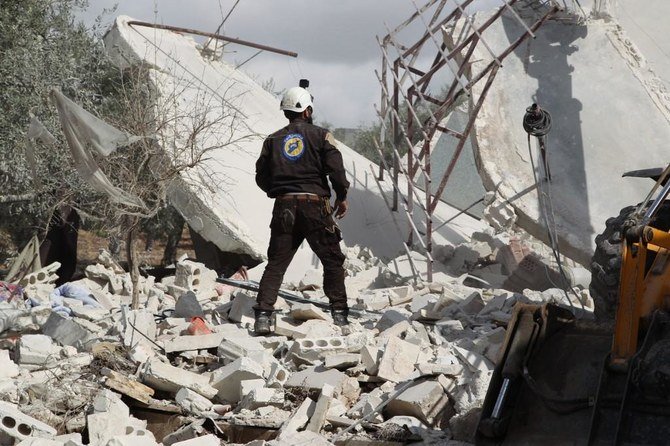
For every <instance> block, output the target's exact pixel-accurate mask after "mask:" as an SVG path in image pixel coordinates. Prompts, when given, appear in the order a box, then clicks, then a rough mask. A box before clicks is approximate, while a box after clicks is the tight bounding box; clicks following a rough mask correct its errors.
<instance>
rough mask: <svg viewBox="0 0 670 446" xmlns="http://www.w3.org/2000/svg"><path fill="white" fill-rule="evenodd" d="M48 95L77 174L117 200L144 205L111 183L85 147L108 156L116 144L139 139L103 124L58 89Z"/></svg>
mask: <svg viewBox="0 0 670 446" xmlns="http://www.w3.org/2000/svg"><path fill="white" fill-rule="evenodd" d="M51 93H52V97H53V98H54V102H55V103H56V108H57V109H58V117H59V118H60V122H61V126H62V127H63V133H64V134H65V139H66V140H67V143H68V146H69V147H70V152H71V153H72V157H73V158H74V162H75V167H76V168H77V172H79V175H81V177H82V178H83V179H84V180H85V181H86V182H87V183H88V184H90V185H91V187H93V188H94V189H95V190H97V191H98V192H100V193H104V194H107V195H108V196H109V198H110V199H111V200H112V201H114V202H116V203H119V204H123V205H125V206H129V207H138V208H142V209H146V206H145V204H144V202H143V201H142V200H141V199H140V198H139V197H136V196H135V195H133V194H130V193H128V192H126V191H124V190H123V189H121V188H118V187H116V186H114V185H113V184H112V183H111V182H110V181H109V178H107V175H105V174H104V172H103V171H102V170H100V167H99V166H98V163H96V161H95V158H93V154H92V153H91V152H90V150H89V149H88V147H92V148H93V149H95V150H96V151H97V152H98V153H100V154H101V155H103V156H108V155H109V154H110V153H112V152H114V151H115V150H116V149H117V148H119V147H123V146H127V145H129V144H132V143H133V142H135V141H138V140H140V139H142V138H141V137H139V136H132V135H129V134H127V133H126V132H122V131H121V130H119V129H117V128H115V127H113V126H111V125H109V124H107V123H106V122H105V121H103V120H101V119H99V118H96V117H95V116H93V115H92V114H90V113H89V112H87V111H86V110H84V109H83V108H81V107H80V106H79V105H77V104H75V103H74V102H73V101H71V100H70V99H68V98H67V97H65V96H64V95H63V93H61V92H60V91H58V90H55V89H54V90H52V91H51Z"/></svg>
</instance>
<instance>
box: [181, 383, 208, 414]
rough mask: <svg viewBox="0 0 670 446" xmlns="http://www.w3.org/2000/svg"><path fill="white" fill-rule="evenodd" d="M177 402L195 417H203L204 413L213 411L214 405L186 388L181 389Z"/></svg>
mask: <svg viewBox="0 0 670 446" xmlns="http://www.w3.org/2000/svg"><path fill="white" fill-rule="evenodd" d="M175 401H176V402H177V404H179V405H180V406H181V407H183V408H184V410H186V411H187V412H190V413H193V414H195V415H202V413H203V412H207V411H209V410H211V409H212V405H213V403H212V402H211V401H210V400H208V399H207V398H205V397H204V396H202V395H200V394H198V393H196V392H194V391H192V390H191V389H187V388H186V387H182V388H181V389H179V392H177V395H176V396H175Z"/></svg>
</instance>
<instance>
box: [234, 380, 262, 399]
mask: <svg viewBox="0 0 670 446" xmlns="http://www.w3.org/2000/svg"><path fill="white" fill-rule="evenodd" d="M263 387H265V380H264V379H247V380H245V381H242V382H240V396H241V397H242V398H244V397H245V396H247V395H249V393H250V392H251V391H252V390H255V389H262V388H263Z"/></svg>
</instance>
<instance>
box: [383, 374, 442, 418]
mask: <svg viewBox="0 0 670 446" xmlns="http://www.w3.org/2000/svg"><path fill="white" fill-rule="evenodd" d="M448 402H449V398H448V396H447V394H446V393H445V392H444V389H443V388H442V386H441V385H440V384H439V383H438V382H436V381H424V382H421V383H418V384H415V385H413V386H411V387H410V388H408V389H407V390H405V391H404V392H403V393H401V394H400V395H398V397H396V398H395V399H393V400H392V401H391V402H389V404H388V405H387V406H386V411H387V413H388V414H389V415H392V416H394V415H410V416H413V417H417V418H418V419H420V420H421V421H423V422H425V423H426V424H428V425H431V426H432V425H433V423H434V421H435V417H436V416H437V415H438V414H439V413H440V412H441V411H442V409H444V407H445V406H446V405H447V403H448Z"/></svg>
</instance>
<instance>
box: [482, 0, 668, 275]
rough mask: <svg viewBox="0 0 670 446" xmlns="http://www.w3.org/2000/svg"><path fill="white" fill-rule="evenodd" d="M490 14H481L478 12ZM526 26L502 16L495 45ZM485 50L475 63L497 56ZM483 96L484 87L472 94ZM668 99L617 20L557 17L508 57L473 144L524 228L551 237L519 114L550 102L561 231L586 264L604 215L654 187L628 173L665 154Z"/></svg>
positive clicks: (570, 251) (494, 30) (491, 185)
mask: <svg viewBox="0 0 670 446" xmlns="http://www.w3.org/2000/svg"><path fill="white" fill-rule="evenodd" d="M517 10H518V12H519V13H520V14H521V15H522V16H525V17H529V16H530V15H533V14H536V12H535V11H533V10H532V9H530V8H522V7H520V8H518V9H517ZM485 19H486V14H481V15H480V16H479V17H478V19H477V20H478V22H480V23H481V22H483V21H484V20H485ZM523 32H525V29H523V28H522V27H521V25H520V24H519V23H518V22H517V21H516V20H513V19H512V18H511V17H503V20H501V21H496V22H495V23H494V24H493V25H492V27H491V29H490V31H489V34H488V35H489V36H491V35H493V36H495V38H491V37H489V38H487V42H488V43H489V44H490V45H491V46H492V47H493V50H494V51H497V50H499V49H500V48H501V47H505V46H507V45H509V44H510V43H511V42H513V41H514V40H515V39H516V38H517V37H518V36H519V35H520V34H521V33H523ZM478 56H479V57H476V58H475V60H478V61H480V62H478V63H488V62H489V61H490V57H489V56H488V55H487V54H483V53H482V54H479V55H478ZM480 94H481V87H480V86H478V87H477V88H475V91H474V92H473V98H472V99H473V101H476V100H477V98H478V97H479V95H480ZM666 98H667V94H666V92H665V87H664V85H663V83H662V82H660V81H659V80H658V79H657V78H656V77H655V75H654V73H653V72H652V71H650V70H649V68H648V67H647V65H646V63H645V59H644V57H643V56H642V55H641V54H640V52H639V50H638V49H637V47H636V46H635V45H634V44H632V42H631V41H630V40H629V38H628V37H627V36H626V34H625V32H624V31H623V29H622V28H621V27H620V26H619V25H618V24H617V23H616V22H615V21H614V20H611V19H609V18H608V19H606V20H603V19H588V20H586V21H576V20H566V17H561V18H559V19H556V20H551V21H549V22H547V23H546V24H544V25H543V26H542V28H540V30H539V31H538V32H537V37H536V38H535V39H531V40H528V41H527V43H524V44H522V45H521V46H519V47H518V48H517V50H516V51H515V52H514V53H513V54H511V55H510V56H508V58H507V59H505V63H504V67H503V68H502V69H501V70H500V71H499V73H498V76H497V78H496V80H495V82H494V83H493V86H492V88H491V89H490V91H489V93H488V96H487V99H486V101H485V103H484V106H483V108H482V110H481V112H480V115H479V117H478V119H477V122H476V126H475V131H476V136H477V138H476V140H477V146H476V147H475V150H476V151H477V155H478V158H479V159H480V160H481V166H480V173H481V175H482V179H483V181H484V184H485V186H486V188H487V189H488V190H494V189H497V190H498V192H499V193H500V194H501V195H502V197H503V198H505V199H506V200H509V201H510V202H511V203H512V204H513V206H514V207H515V209H516V212H517V214H518V215H519V220H518V223H519V225H520V226H521V227H523V228H524V229H525V230H527V231H529V232H530V233H532V234H533V235H536V236H538V237H544V236H545V234H546V229H545V227H544V225H543V223H542V217H541V206H540V205H539V201H538V196H537V193H536V190H535V180H534V178H533V170H532V167H531V162H530V158H529V151H528V148H527V139H526V138H527V135H526V133H525V132H524V130H523V127H522V118H523V115H524V112H525V109H526V107H528V106H529V105H530V104H531V103H533V102H537V103H538V104H540V106H542V107H544V108H545V109H547V110H549V111H550V112H551V114H552V116H553V128H552V130H551V133H550V134H549V140H548V147H549V165H550V169H551V174H552V180H551V183H550V184H549V187H550V191H551V195H552V201H553V205H554V212H555V220H556V231H557V233H558V235H559V238H560V239H561V241H562V243H561V247H562V248H563V252H564V253H565V254H567V255H570V256H571V257H573V258H574V259H576V260H578V261H580V262H581V263H583V264H585V265H587V264H588V263H589V261H590V257H591V253H592V252H593V247H594V246H593V244H594V237H595V235H596V234H598V233H600V232H601V231H602V229H603V228H604V222H605V220H606V219H607V218H609V217H611V216H615V215H618V211H619V209H620V208H622V207H624V206H627V205H631V204H635V203H638V202H639V201H641V200H642V198H644V196H645V194H646V192H647V191H648V190H649V189H650V186H651V184H650V183H649V180H640V179H622V178H621V174H622V173H623V172H624V171H627V170H633V169H642V168H647V167H655V166H656V165H658V166H660V165H663V164H664V163H665V162H666V161H667V156H666V152H667V151H666V146H667V142H666V141H667V140H668V137H670V125H669V124H668V119H667V117H668V116H669V115H668V114H667V110H666V106H667V105H666V104H667V99H666ZM533 150H535V149H533ZM544 238H546V237H544Z"/></svg>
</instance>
